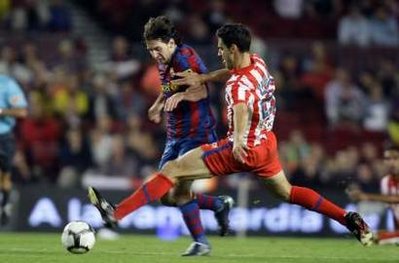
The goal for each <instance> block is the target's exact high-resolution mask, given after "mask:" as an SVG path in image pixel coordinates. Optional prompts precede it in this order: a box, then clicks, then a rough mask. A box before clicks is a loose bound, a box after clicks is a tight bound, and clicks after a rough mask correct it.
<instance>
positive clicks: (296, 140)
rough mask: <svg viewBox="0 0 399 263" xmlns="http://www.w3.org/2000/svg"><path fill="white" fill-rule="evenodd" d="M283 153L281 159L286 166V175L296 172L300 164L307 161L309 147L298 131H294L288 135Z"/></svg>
mask: <svg viewBox="0 0 399 263" xmlns="http://www.w3.org/2000/svg"><path fill="white" fill-rule="evenodd" d="M283 153H284V155H283V156H282V157H281V158H282V159H284V162H285V163H286V164H287V167H286V168H287V173H290V171H291V172H292V171H294V170H296V169H297V168H298V166H299V165H300V163H301V162H302V161H303V160H305V159H307V157H308V156H309V154H310V145H309V144H308V142H307V141H306V140H305V137H304V136H303V133H302V132H301V131H300V130H294V131H292V132H291V133H290V137H289V140H288V141H287V142H286V143H285V145H284V151H283Z"/></svg>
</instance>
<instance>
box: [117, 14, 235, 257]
mask: <svg viewBox="0 0 399 263" xmlns="http://www.w3.org/2000/svg"><path fill="white" fill-rule="evenodd" d="M144 41H145V44H146V47H147V50H148V51H149V53H150V54H151V56H152V58H154V59H155V60H156V61H157V64H158V70H159V73H160V78H161V83H162V87H161V88H162V90H161V92H160V94H159V96H158V98H157V99H156V101H155V102H154V104H153V105H152V106H151V107H150V109H149V111H148V117H149V119H150V120H151V121H153V122H155V123H160V121H161V118H162V114H163V113H164V103H165V101H166V100H167V99H171V101H173V102H174V103H175V105H174V106H175V108H174V110H173V111H168V112H165V114H166V126H167V127H166V128H167V140H166V145H165V150H164V153H163V155H162V158H161V161H160V164H159V168H160V169H161V168H162V167H163V166H164V164H165V163H167V162H168V161H171V160H174V159H176V158H177V157H179V156H181V155H183V154H184V153H186V152H188V151H190V150H191V149H194V148H196V147H198V146H200V145H201V144H204V143H213V142H216V141H217V136H216V133H215V125H216V123H215V118H214V116H213V114H212V111H211V107H210V101H209V95H208V90H207V87H206V85H202V86H198V87H195V88H188V87H182V86H175V85H172V84H171V81H172V80H173V79H174V78H175V77H174V74H175V73H178V72H196V73H200V74H201V73H206V72H207V68H206V66H205V64H204V63H203V61H202V60H201V58H200V57H199V56H198V54H197V53H196V51H195V50H194V49H193V48H192V47H190V46H188V45H186V44H183V43H182V42H181V39H180V36H179V35H178V33H177V31H176V29H175V26H174V25H173V23H172V22H171V21H170V20H169V19H168V18H167V17H165V16H159V17H156V18H151V19H149V21H148V22H147V23H146V25H145V27H144ZM191 184H192V181H191V180H181V181H179V182H178V183H177V184H176V185H175V187H174V189H173V190H172V191H169V192H168V193H167V194H166V195H164V196H163V197H162V198H161V202H162V203H163V204H164V205H168V206H178V207H179V208H180V210H181V212H182V214H183V219H184V221H185V223H186V225H187V227H188V229H189V231H190V234H191V236H192V238H193V239H194V242H193V243H192V244H191V245H190V247H189V248H188V249H187V251H186V252H185V253H183V254H182V255H183V256H200V255H206V254H209V253H210V245H209V242H208V240H207V238H206V236H205V231H204V229H203V227H202V223H201V220H200V214H199V209H200V208H201V209H210V210H213V211H214V212H215V218H216V220H217V222H218V224H219V226H220V235H222V236H224V235H226V234H227V231H228V213H229V211H230V208H231V206H232V205H233V200H232V198H231V197H229V196H217V197H216V196H210V195H204V194H195V196H193V194H192V193H191V190H190V188H191ZM129 203H131V200H130V198H129V197H128V198H126V199H125V200H123V201H122V202H121V203H119V204H118V205H117V206H116V210H117V211H118V219H122V218H123V217H125V216H126V215H128V214H130V213H131V212H132V210H131V209H130V205H129Z"/></svg>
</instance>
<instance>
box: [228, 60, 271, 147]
mask: <svg viewBox="0 0 399 263" xmlns="http://www.w3.org/2000/svg"><path fill="white" fill-rule="evenodd" d="M231 74H232V75H231V77H230V79H229V80H228V81H227V82H226V102H227V120H228V126H229V130H228V133H227V137H228V138H229V140H230V141H233V132H234V123H233V119H234V115H233V114H234V112H233V106H234V105H236V104H237V103H240V102H245V103H246V105H247V106H248V110H249V116H248V119H249V122H248V126H247V128H246V132H245V137H244V139H245V142H246V145H247V146H249V147H251V146H256V145H259V144H260V143H261V141H262V140H264V139H266V138H267V136H266V135H267V132H269V131H271V129H272V128H273V122H274V116H275V114H276V99H275V97H274V90H275V84H274V79H273V77H272V76H271V75H270V73H269V71H268V70H267V67H266V63H265V62H264V61H263V59H261V58H260V57H259V56H257V55H256V54H252V55H251V65H250V66H248V67H246V68H241V69H233V70H232V71H231Z"/></svg>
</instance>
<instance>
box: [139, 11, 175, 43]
mask: <svg viewBox="0 0 399 263" xmlns="http://www.w3.org/2000/svg"><path fill="white" fill-rule="evenodd" d="M143 37H144V41H149V40H157V39H160V40H161V41H162V42H164V43H167V42H169V40H170V39H171V38H173V39H174V41H175V43H176V44H177V45H181V37H180V35H179V34H178V33H177V31H176V27H175V25H174V24H173V22H172V21H171V20H170V19H169V18H167V17H166V16H157V17H151V18H150V19H149V20H148V22H147V23H146V24H145V26H144V33H143Z"/></svg>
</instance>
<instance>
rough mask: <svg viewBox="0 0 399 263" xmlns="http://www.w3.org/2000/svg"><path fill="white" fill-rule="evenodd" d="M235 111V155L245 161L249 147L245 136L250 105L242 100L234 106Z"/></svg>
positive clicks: (240, 160)
mask: <svg viewBox="0 0 399 263" xmlns="http://www.w3.org/2000/svg"><path fill="white" fill-rule="evenodd" d="M233 112H234V114H233V115H234V120H233V122H234V134H233V155H234V158H235V159H236V160H237V161H239V162H241V163H245V159H246V157H247V155H248V154H247V150H248V147H247V145H246V144H245V141H244V136H245V132H246V130H247V124H248V106H247V105H246V104H245V103H244V102H242V103H238V104H236V105H235V106H234V107H233Z"/></svg>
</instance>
